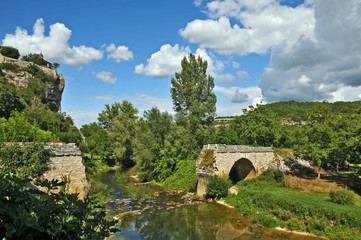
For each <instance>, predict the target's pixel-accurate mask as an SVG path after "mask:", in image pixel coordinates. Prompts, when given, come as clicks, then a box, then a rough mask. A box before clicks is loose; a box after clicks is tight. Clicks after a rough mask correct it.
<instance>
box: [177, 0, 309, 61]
mask: <svg viewBox="0 0 361 240" xmlns="http://www.w3.org/2000/svg"><path fill="white" fill-rule="evenodd" d="M207 10H208V15H209V16H210V17H212V18H218V19H206V20H200V19H196V20H193V21H192V22H189V23H188V24H187V25H186V27H185V28H184V29H181V30H180V31H179V33H180V35H181V36H182V37H183V38H185V39H187V40H188V41H190V42H192V43H198V44H200V46H201V47H202V48H211V49H214V50H216V51H217V52H218V53H220V54H225V55H229V54H238V55H241V56H243V55H246V54H249V53H258V54H264V53H266V52H268V51H269V49H270V48H271V47H272V46H274V45H277V44H280V43H282V42H283V41H285V40H286V39H287V41H289V42H296V41H297V39H298V38H299V37H301V36H306V37H313V33H314V31H313V30H314V22H315V20H314V18H313V8H311V7H308V6H306V5H299V6H297V7H296V8H292V7H288V6H285V5H281V4H280V3H279V1H277V0H260V1H253V0H222V1H221V0H217V1H212V2H210V3H208V4H207ZM230 17H232V18H235V19H236V20H237V21H239V23H238V24H234V25H233V26H232V25H231V23H230V19H229V18H230Z"/></svg>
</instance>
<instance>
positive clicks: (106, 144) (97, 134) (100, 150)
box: [80, 123, 113, 160]
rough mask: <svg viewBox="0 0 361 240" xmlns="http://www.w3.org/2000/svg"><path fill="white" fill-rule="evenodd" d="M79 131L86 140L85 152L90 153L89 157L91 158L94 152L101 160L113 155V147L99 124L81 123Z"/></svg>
mask: <svg viewBox="0 0 361 240" xmlns="http://www.w3.org/2000/svg"><path fill="white" fill-rule="evenodd" d="M80 131H81V132H82V133H83V135H84V137H85V140H86V141H85V144H86V149H85V152H89V153H90V154H91V159H93V155H94V154H98V155H99V156H101V157H102V159H103V160H107V159H109V158H110V157H111V156H112V155H113V149H112V148H111V146H110V141H109V137H108V134H107V131H106V130H104V129H103V128H102V127H101V126H100V125H99V124H97V123H91V124H87V125H83V126H82V128H81V129H80Z"/></svg>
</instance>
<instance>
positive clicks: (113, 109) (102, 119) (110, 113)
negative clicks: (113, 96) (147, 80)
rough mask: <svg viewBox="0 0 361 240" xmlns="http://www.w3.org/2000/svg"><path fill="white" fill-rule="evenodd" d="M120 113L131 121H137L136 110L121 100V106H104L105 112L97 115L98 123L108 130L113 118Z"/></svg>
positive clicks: (115, 104) (118, 104)
mask: <svg viewBox="0 0 361 240" xmlns="http://www.w3.org/2000/svg"><path fill="white" fill-rule="evenodd" d="M121 113H124V114H126V115H127V116H128V117H129V118H131V119H137V116H136V114H137V113H138V109H136V108H134V107H133V105H132V103H131V102H128V101H127V100H123V102H122V104H120V103H118V102H115V103H113V104H112V105H109V104H105V110H103V111H102V112H101V113H99V117H98V121H99V123H100V125H101V126H102V127H103V128H104V129H108V128H109V126H110V122H111V121H112V120H113V118H115V117H116V116H118V115H119V114H121Z"/></svg>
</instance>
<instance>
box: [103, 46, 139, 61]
mask: <svg viewBox="0 0 361 240" xmlns="http://www.w3.org/2000/svg"><path fill="white" fill-rule="evenodd" d="M106 51H107V52H108V53H109V54H108V56H107V58H108V59H114V60H115V61H116V62H117V63H120V62H122V61H129V60H131V59H133V52H132V51H130V50H129V48H128V47H126V46H118V47H116V46H115V44H114V43H112V44H110V45H109V46H108V47H107V48H106Z"/></svg>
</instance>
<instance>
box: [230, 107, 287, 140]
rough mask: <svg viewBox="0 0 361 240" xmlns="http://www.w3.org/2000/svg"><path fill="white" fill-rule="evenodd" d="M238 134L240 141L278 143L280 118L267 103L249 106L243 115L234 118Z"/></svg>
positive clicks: (233, 124)
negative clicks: (255, 106)
mask: <svg viewBox="0 0 361 240" xmlns="http://www.w3.org/2000/svg"><path fill="white" fill-rule="evenodd" d="M231 124H232V127H233V129H235V131H236V132H237V134H238V137H239V139H240V143H242V144H248V145H256V146H272V145H277V144H278V139H279V132H280V126H281V124H280V119H279V117H278V116H277V114H276V113H274V112H273V111H271V110H270V109H269V108H268V106H266V105H257V108H254V107H253V106H249V110H246V109H244V110H243V115H241V116H237V117H235V118H234V120H233V122H232V123H231Z"/></svg>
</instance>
